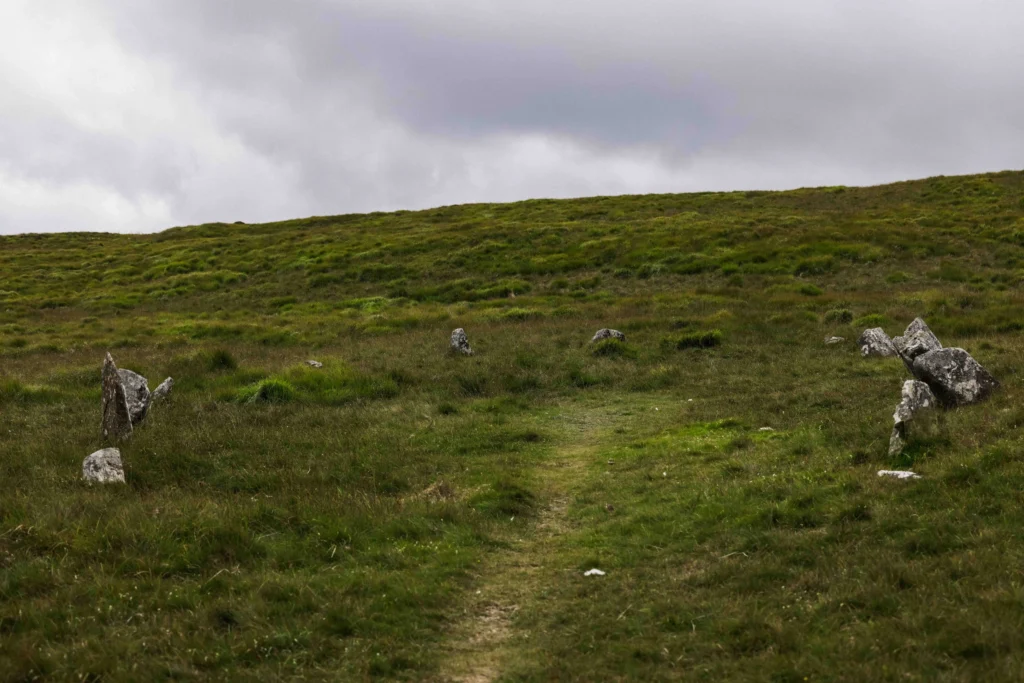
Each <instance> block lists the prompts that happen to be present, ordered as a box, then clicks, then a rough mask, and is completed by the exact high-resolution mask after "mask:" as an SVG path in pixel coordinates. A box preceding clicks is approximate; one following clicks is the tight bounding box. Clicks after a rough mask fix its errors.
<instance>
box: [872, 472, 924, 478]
mask: <svg viewBox="0 0 1024 683" xmlns="http://www.w3.org/2000/svg"><path fill="white" fill-rule="evenodd" d="M878 476H880V477H892V478H893V479H920V478H921V475H920V474H915V473H914V472H911V471H909V470H878Z"/></svg>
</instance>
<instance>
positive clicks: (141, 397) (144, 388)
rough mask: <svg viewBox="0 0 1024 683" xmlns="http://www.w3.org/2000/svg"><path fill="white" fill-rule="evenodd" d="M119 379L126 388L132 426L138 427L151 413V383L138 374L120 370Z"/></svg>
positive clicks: (118, 372) (125, 392)
mask: <svg viewBox="0 0 1024 683" xmlns="http://www.w3.org/2000/svg"><path fill="white" fill-rule="evenodd" d="M117 375H118V377H120V379H121V385H122V386H123V387H124V396H125V399H126V400H127V402H128V414H129V415H130V416H131V419H132V425H133V426H134V425H137V424H139V423H140V422H142V421H143V420H144V419H145V418H146V413H148V412H149V399H150V394H149V381H148V380H147V379H146V378H145V377H143V376H142V375H140V374H139V373H137V372H132V371H131V370H118V371H117Z"/></svg>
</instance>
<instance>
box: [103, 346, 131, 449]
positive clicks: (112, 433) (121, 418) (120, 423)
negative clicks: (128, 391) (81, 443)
mask: <svg viewBox="0 0 1024 683" xmlns="http://www.w3.org/2000/svg"><path fill="white" fill-rule="evenodd" d="M131 435H132V418H131V414H130V413H129V412H128V400H127V398H126V397H125V392H124V385H123V384H121V378H120V377H119V376H118V371H117V366H116V365H115V364H114V359H113V358H112V357H111V356H110V354H109V353H108V354H107V357H106V359H105V360H104V361H103V438H104V439H105V440H107V441H124V440H125V439H129V438H131Z"/></svg>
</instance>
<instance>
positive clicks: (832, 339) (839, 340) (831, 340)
mask: <svg viewBox="0 0 1024 683" xmlns="http://www.w3.org/2000/svg"><path fill="white" fill-rule="evenodd" d="M844 341H846V339H845V338H844V337H825V344H827V345H828V346H834V345H835V344H842V343H843V342H844Z"/></svg>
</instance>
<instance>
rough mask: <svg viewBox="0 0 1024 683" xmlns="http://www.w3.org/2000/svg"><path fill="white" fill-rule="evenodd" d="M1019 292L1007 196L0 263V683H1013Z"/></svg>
mask: <svg viewBox="0 0 1024 683" xmlns="http://www.w3.org/2000/svg"><path fill="white" fill-rule="evenodd" d="M1022 281H1024V173H1017V172H1013V173H999V174H991V175H984V176H971V177H963V178H934V179H929V180H923V181H916V182H909V183H900V184H896V185H888V186H883V187H875V188H844V187H833V188H820V189H810V190H798V191H794V192H784V193H767V192H744V193H725V194H711V193H708V194H690V195H651V196H638V197H616V198H595V199H581V200H570V201H528V202H521V203H517V204H507V205H472V206H461V207H447V208H442V209H436V210H430V211H422V212H399V213H395V214H370V215H360V216H340V217H323V218H321V217H317V218H310V219H304V220H297V221H289V222H284V223H276V224H267V225H241V224H214V225H205V226H198V227H189V228H175V229H172V230H168V231H166V232H163V233H160V234H157V235H147V236H123V235H92V234H63V235H48V236H38V235H28V236H17V237H0V482H2V483H3V493H2V495H0V680H39V679H55V680H83V679H85V680H104V681H107V680H110V681H119V680H158V679H165V678H174V679H184V680H223V679H230V680H249V679H251V680H267V679H277V678H283V679H302V680H350V679H351V680H363V679H367V678H375V677H382V678H394V679H402V680H422V679H429V680H473V681H477V680H518V681H528V680H538V681H539V680H552V679H557V680H573V679H576V680H608V679H611V680H625V679H631V678H632V679H636V680H674V679H687V680H693V679H696V680H709V681H710V680H715V681H717V680H766V681H803V680H849V681H862V680H892V681H897V680H899V681H906V680H950V681H952V680H1007V681H1012V680H1020V679H1021V678H1022V677H1024V654H1022V653H1024V609H1022V608H1024V592H1022V590H1021V586H1022V585H1024V572H1022V570H1021V567H1022V566H1024V564H1022V560H1024V537H1022V536H1021V534H1020V531H1019V530H1020V528H1021V526H1022V525H1024V507H1022V502H1024V501H1022V493H1021V492H1022V491H1024V453H1022V439H1021V433H1020V429H1019V426H1020V425H1021V424H1024V408H1021V407H1020V405H1021V401H1020V399H1021V398H1022V394H1021V382H1020V376H1019V374H1018V371H1017V370H1018V368H1020V367H1021V365H1022V360H1024V358H1022V354H1024V340H1022V337H1021V331H1022V330H1024V308H1022V306H1021V304H1022V302H1024V297H1022V294H1021V284H1022ZM918 315H920V316H924V317H925V318H926V319H927V320H928V322H929V324H930V325H931V327H932V328H933V330H934V331H935V332H936V333H937V334H938V336H939V337H940V339H941V340H942V341H943V342H944V343H945V344H946V345H950V346H963V347H964V348H967V349H968V350H969V351H970V352H971V353H972V354H973V355H974V356H975V357H976V358H977V359H978V360H979V361H981V362H982V363H983V364H984V365H985V366H986V367H988V368H989V370H991V371H992V373H993V374H994V375H996V376H997V377H998V378H999V379H1000V380H1001V381H1002V383H1003V386H1002V389H1001V390H1000V391H999V392H998V393H997V394H996V395H995V397H994V398H993V399H992V400H990V401H989V402H987V403H985V404H983V405H980V406H975V407H971V408H968V409H963V410H958V411H953V412H948V413H944V414H942V415H941V416H940V418H939V420H938V428H937V431H936V432H935V433H934V434H933V435H932V436H929V437H928V438H927V439H922V438H918V439H916V440H914V441H913V442H912V443H911V445H910V448H909V449H908V450H907V451H906V452H905V453H904V454H903V455H901V456H900V457H899V458H897V459H895V460H894V459H890V458H889V457H888V456H887V454H886V446H887V442H888V436H889V430H890V429H891V426H892V412H893V409H894V407H895V405H896V403H898V401H899V391H900V385H901V383H902V381H903V380H904V379H905V378H906V372H905V370H904V369H903V368H902V365H901V364H900V363H899V361H896V360H892V359H889V360H880V359H872V360H863V359H861V358H860V357H859V354H858V351H857V349H856V347H855V345H854V343H853V342H854V340H855V339H856V337H857V335H858V333H859V332H860V330H861V329H863V328H865V327H874V326H882V327H884V328H885V329H886V330H887V331H888V332H889V333H890V334H896V333H899V332H901V331H902V329H903V327H904V326H905V325H906V324H907V323H909V322H910V320H911V319H913V317H915V316H918ZM454 327H465V328H466V330H467V332H468V334H469V339H470V342H471V343H472V345H473V347H474V349H475V350H476V355H474V356H473V357H469V358H464V357H456V356H454V355H451V354H449V353H448V351H447V338H448V335H449V334H450V332H451V330H452V329H453V328H454ZM600 327H614V328H617V329H620V330H622V331H624V332H625V333H626V334H627V335H628V338H629V341H628V343H627V344H626V345H624V346H622V345H614V344H612V345H607V344H604V345H599V346H596V347H593V346H590V345H589V344H588V343H587V342H588V341H589V339H590V337H591V335H592V334H593V333H594V331H596V330H597V329H598V328H600ZM831 335H839V336H842V337H845V338H846V339H847V342H846V343H845V344H841V345H837V346H825V345H824V343H823V339H824V338H825V337H826V336H831ZM107 350H110V351H111V352H112V354H113V355H114V357H115V359H116V360H117V362H118V364H119V365H120V366H121V367H127V368H131V369H133V370H136V371H139V372H141V373H143V374H145V375H146V376H147V377H148V378H149V380H150V385H151V387H154V386H155V385H156V384H157V383H158V382H159V381H161V380H162V379H163V378H164V377H165V376H168V375H171V376H173V377H174V378H175V380H176V382H177V384H176V387H175V393H174V394H173V396H172V398H171V400H170V401H169V402H168V403H165V404H161V405H158V406H156V407H155V408H154V409H153V411H152V414H151V415H150V417H149V418H148V421H147V423H146V424H145V426H144V427H143V428H142V429H140V430H139V431H138V433H137V434H136V436H135V438H134V440H133V441H132V442H131V444H129V445H128V446H126V447H125V448H123V453H124V458H125V461H126V472H127V479H128V484H127V486H124V487H90V486H88V485H86V484H84V483H82V482H81V481H80V476H81V461H82V459H83V458H84V457H85V456H86V455H88V454H89V453H91V452H92V451H94V450H96V449H98V448H99V447H101V446H102V443H101V441H100V426H99V423H100V408H99V405H100V382H99V373H100V367H101V363H102V359H103V353H104V352H105V351H107ZM310 358H315V359H317V360H320V361H322V362H323V363H324V366H325V367H324V368H323V369H322V370H319V371H317V370H312V369H310V368H308V367H306V366H305V365H304V361H305V360H307V359H310ZM762 427H771V428H772V429H773V430H774V431H761V428H762ZM883 467H913V468H914V469H915V471H917V472H920V473H921V474H923V475H924V478H923V479H921V480H919V481H914V482H899V481H891V480H880V479H879V478H878V477H877V476H876V475H875V472H876V471H877V470H878V469H881V468H883ZM593 567H597V568H600V569H602V570H604V571H605V572H607V574H606V576H603V577H584V576H583V572H584V571H586V570H588V569H590V568H593Z"/></svg>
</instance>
